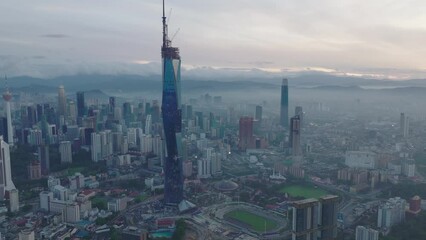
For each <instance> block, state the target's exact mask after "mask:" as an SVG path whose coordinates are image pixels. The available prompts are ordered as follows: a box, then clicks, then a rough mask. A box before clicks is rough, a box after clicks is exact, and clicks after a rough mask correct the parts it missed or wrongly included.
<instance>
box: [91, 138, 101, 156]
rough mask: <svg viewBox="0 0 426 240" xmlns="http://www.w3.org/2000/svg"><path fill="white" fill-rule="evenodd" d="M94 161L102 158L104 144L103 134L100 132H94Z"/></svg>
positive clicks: (92, 148)
mask: <svg viewBox="0 0 426 240" xmlns="http://www.w3.org/2000/svg"><path fill="white" fill-rule="evenodd" d="M91 138H92V146H91V150H92V161H93V162H98V161H99V160H101V159H102V145H101V135H99V134H98V133H92V136H91Z"/></svg>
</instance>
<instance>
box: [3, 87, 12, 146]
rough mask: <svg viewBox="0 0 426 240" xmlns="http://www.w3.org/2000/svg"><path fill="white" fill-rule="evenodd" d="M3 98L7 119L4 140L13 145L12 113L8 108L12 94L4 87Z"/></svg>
mask: <svg viewBox="0 0 426 240" xmlns="http://www.w3.org/2000/svg"><path fill="white" fill-rule="evenodd" d="M3 99H4V101H5V108H6V119H7V139H5V141H7V143H9V145H10V146H13V127H12V113H11V110H10V100H12V94H11V93H10V92H9V89H8V88H6V92H4V93H3Z"/></svg>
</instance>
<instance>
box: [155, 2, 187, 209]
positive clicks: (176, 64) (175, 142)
mask: <svg viewBox="0 0 426 240" xmlns="http://www.w3.org/2000/svg"><path fill="white" fill-rule="evenodd" d="M161 56H162V65H163V67H162V70H163V72H162V75H163V98H162V106H161V113H162V118H163V128H164V137H165V140H166V161H165V165H164V172H165V182H164V202H165V203H166V204H172V205H177V204H179V203H180V202H181V201H182V200H183V170H182V158H181V149H180V146H181V145H182V144H181V141H182V135H181V128H182V110H181V109H180V106H182V103H181V92H180V88H181V87H180V86H181V84H180V67H181V59H180V55H179V49H178V48H175V47H172V42H171V40H170V39H169V37H168V31H167V23H166V16H165V10H164V0H163V46H162V47H161ZM154 117H155V116H154ZM153 121H155V119H153Z"/></svg>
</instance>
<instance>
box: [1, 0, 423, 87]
mask: <svg viewBox="0 0 426 240" xmlns="http://www.w3.org/2000/svg"><path fill="white" fill-rule="evenodd" d="M22 3H25V4H16V3H15V2H14V3H9V2H2V3H0V9H4V11H3V12H2V14H1V17H0V20H1V21H0V22H1V23H0V29H1V30H0V33H1V36H2V38H0V43H2V44H1V47H0V50H1V52H2V56H1V58H0V71H4V72H7V73H9V74H10V75H11V76H14V75H19V74H22V75H30V76H45V77H49V76H57V75H72V74H77V73H120V72H121V73H122V72H126V73H140V72H146V71H149V69H150V68H157V64H158V65H160V59H159V58H158V56H157V55H156V52H155V50H154V49H156V48H158V44H157V45H156V43H158V42H159V40H160V38H159V37H158V36H157V35H156V34H155V32H156V28H155V27H154V26H155V19H158V17H157V16H158V15H159V14H160V11H159V10H158V9H161V7H160V4H161V3H160V1H158V2H157V3H152V2H134V1H126V2H119V3H118V2H113V1H107V2H105V4H100V3H99V2H91V3H87V2H84V4H83V2H81V1H73V2H70V3H57V2H54V1H44V2H42V3H40V2H27V1H22ZM222 3H223V4H222ZM424 4H425V3H423V2H420V1H412V2H398V3H395V2H390V1H385V0H381V1H376V2H374V3H368V4H366V3H364V4H362V3H358V2H356V1H346V2H344V3H337V2H335V1H324V2H323V3H322V4H321V5H318V4H315V2H314V1H304V2H286V3H281V2H278V1H272V0H270V1H262V3H259V2H256V1H244V2H243V1H241V2H240V1H238V2H233V3H226V4H225V2H218V3H217V2H215V3H208V2H206V3H192V2H191V3H190V2H188V1H179V2H171V3H170V4H169V5H170V7H171V8H174V9H175V10H174V11H172V14H171V21H172V22H173V26H174V27H173V28H172V29H170V34H171V35H172V34H174V33H175V32H176V31H177V30H178V29H179V28H182V29H181V30H180V31H179V33H178V34H177V36H176V37H175V39H174V41H176V42H177V43H178V45H180V46H181V49H182V51H184V52H185V53H187V54H186V55H185V57H186V59H185V64H184V65H183V69H187V70H190V69H194V68H197V67H203V66H208V67H213V68H219V69H221V68H226V69H233V70H245V71H246V70H248V69H252V68H258V69H263V70H265V71H267V72H282V73H294V72H298V71H320V72H327V73H332V74H347V75H351V76H364V77H372V78H390V79H406V78H423V77H425V76H426V72H425V69H426V64H425V63H424V62H422V61H421V60H419V59H422V56H423V55H424V52H425V51H426V49H425V48H424V47H423V46H422V44H421V43H422V42H423V40H424V39H425V38H426V33H425V31H424V27H423V26H424V22H425V21H426V20H425V18H424V17H423V16H422V12H421V11H420V10H419V9H422V7H421V6H422V5H424ZM88 6H89V7H88ZM355 8H356V9H357V11H352V10H353V9H355ZM169 9H170V8H169ZM207 10H208V11H207ZM168 11H169V10H168V9H167V10H166V14H167V12H168ZM23 16H25V17H23ZM24 28H25V29H27V30H28V31H22V30H20V29H24ZM206 46H207V47H206ZM106 49H108V51H106ZM201 52H202V53H203V54H200V53H201ZM82 56H84V58H82ZM205 56H208V57H205ZM241 59H244V61H241ZM148 63H151V64H152V63H156V64H155V65H154V66H146V65H147V64H148ZM148 65H149V64H148Z"/></svg>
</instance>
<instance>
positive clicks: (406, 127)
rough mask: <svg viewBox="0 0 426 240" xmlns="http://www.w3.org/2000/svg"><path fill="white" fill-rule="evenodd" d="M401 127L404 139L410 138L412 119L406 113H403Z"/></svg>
mask: <svg viewBox="0 0 426 240" xmlns="http://www.w3.org/2000/svg"><path fill="white" fill-rule="evenodd" d="M399 125H400V131H401V135H402V137H404V138H406V137H408V135H409V133H410V119H409V118H408V117H407V116H405V114H404V113H401V116H400V122H399Z"/></svg>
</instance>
